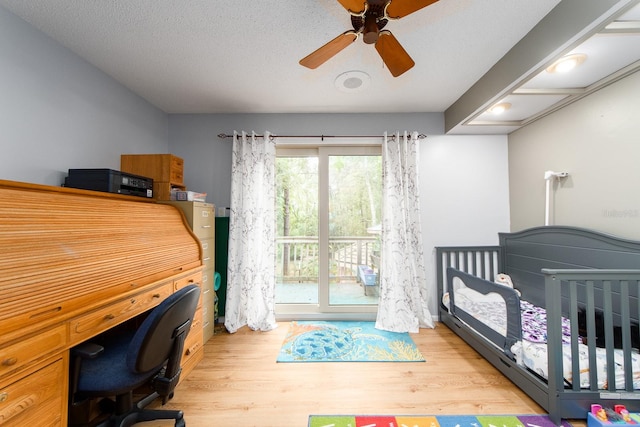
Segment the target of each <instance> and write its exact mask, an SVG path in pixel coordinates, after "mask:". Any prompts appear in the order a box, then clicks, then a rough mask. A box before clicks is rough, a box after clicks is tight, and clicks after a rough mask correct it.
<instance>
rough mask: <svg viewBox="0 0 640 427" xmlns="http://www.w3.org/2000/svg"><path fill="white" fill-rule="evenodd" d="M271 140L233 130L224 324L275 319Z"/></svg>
mask: <svg viewBox="0 0 640 427" xmlns="http://www.w3.org/2000/svg"><path fill="white" fill-rule="evenodd" d="M275 152H276V149H275V142H274V141H273V139H272V138H270V134H269V133H268V132H265V133H264V136H263V137H262V138H260V137H256V134H255V133H252V134H251V136H247V134H246V133H245V132H242V134H241V135H238V133H237V132H234V136H233V154H232V166H231V217H230V219H229V258H228V266H229V267H228V271H227V301H226V305H225V321H224V326H225V327H226V328H227V330H228V331H229V332H231V333H233V332H236V331H237V330H238V329H240V328H241V327H243V326H245V325H247V326H249V328H251V329H253V330H260V331H269V330H271V329H274V328H276V327H277V323H276V320H275V216H274V215H275V213H274V211H275V209H274V206H275V204H274V201H275V187H276V184H275Z"/></svg>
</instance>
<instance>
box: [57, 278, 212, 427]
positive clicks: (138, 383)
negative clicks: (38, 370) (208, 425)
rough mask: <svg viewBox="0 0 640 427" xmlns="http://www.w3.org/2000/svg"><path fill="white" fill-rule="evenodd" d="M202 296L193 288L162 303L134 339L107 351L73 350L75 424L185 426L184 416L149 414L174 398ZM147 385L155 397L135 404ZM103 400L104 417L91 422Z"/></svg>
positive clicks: (93, 347) (114, 342)
mask: <svg viewBox="0 0 640 427" xmlns="http://www.w3.org/2000/svg"><path fill="white" fill-rule="evenodd" d="M199 296H200V288H199V287H198V286H196V285H189V286H187V287H185V288H182V289H180V290H179V291H177V292H175V293H174V294H172V295H170V296H169V297H168V298H167V299H165V300H164V301H163V302H161V303H160V304H159V305H158V306H157V307H156V308H154V309H153V310H152V311H151V312H150V313H149V315H148V316H147V318H146V319H144V321H143V322H142V324H141V325H140V327H139V328H138V329H137V330H136V331H134V332H133V333H130V334H128V336H123V335H119V336H115V337H113V339H111V340H108V341H106V342H105V343H104V346H101V345H98V344H92V343H84V344H81V345H79V346H78V347H75V348H74V349H72V351H71V357H72V365H71V379H70V406H69V424H70V425H72V426H87V425H91V426H92V425H100V426H120V427H128V426H131V425H133V424H135V423H138V422H142V421H150V420H157V419H175V420H176V421H175V425H176V426H178V427H179V426H184V425H185V421H184V419H183V414H182V411H179V410H177V411H168V410H150V409H144V408H145V407H146V406H147V405H149V404H150V403H151V402H153V401H154V400H155V399H157V398H158V397H161V398H162V404H163V405H164V404H165V403H166V402H167V400H168V399H171V398H172V397H173V390H174V388H175V386H176V385H177V383H178V380H179V379H180V371H181V368H180V358H181V356H182V350H183V348H184V340H185V338H186V336H187V333H188V332H189V328H190V326H191V321H192V320H193V316H194V313H195V310H196V306H197V305H198V298H199ZM125 335H127V334H125ZM147 384H148V385H150V387H151V390H150V394H148V395H146V396H145V397H143V398H142V399H140V400H138V401H137V402H134V399H133V396H134V391H136V390H138V392H139V390H140V389H141V388H142V387H143V386H145V385H147ZM114 396H115V399H112V398H113V397H114ZM100 397H102V398H105V399H102V400H101V401H100V403H99V405H98V406H99V407H100V412H101V413H102V415H101V416H99V417H96V418H97V421H96V419H94V420H91V419H90V418H91V417H92V414H91V412H96V411H95V405H93V406H92V404H91V402H95V401H96V400H95V399H96V398H100ZM105 412H106V413H108V418H105V414H104V413H105ZM96 423H97V424H96Z"/></svg>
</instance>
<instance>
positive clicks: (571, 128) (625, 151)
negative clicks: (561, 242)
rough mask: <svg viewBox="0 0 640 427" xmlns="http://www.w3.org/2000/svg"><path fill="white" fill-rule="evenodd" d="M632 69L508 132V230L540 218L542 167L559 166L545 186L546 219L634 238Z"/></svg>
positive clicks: (636, 141)
mask: <svg viewBox="0 0 640 427" xmlns="http://www.w3.org/2000/svg"><path fill="white" fill-rule="evenodd" d="M639 94H640V72H636V73H635V74H632V75H631V76H628V77H626V78H625V79H623V80H621V81H619V82H617V83H614V84H612V85H610V86H607V87H605V88H604V89H601V90H599V91H598V92H595V93H593V94H591V95H589V96H587V97H585V98H583V99H581V100H580V101H577V102H576V103H574V104H571V105H569V106H567V107H565V108H563V109H562V110H560V111H558V112H556V113H554V114H552V115H549V116H547V117H545V118H543V119H541V120H539V121H536V122H534V123H532V124H530V125H528V126H526V127H524V128H522V129H520V130H519V131H517V132H514V133H513V134H511V135H510V136H509V169H510V174H509V180H510V185H511V193H510V200H511V227H512V229H513V231H517V230H522V229H524V228H529V227H532V226H539V225H543V224H544V217H545V215H544V207H545V181H544V179H543V177H544V171H546V170H554V171H566V172H569V177H568V178H565V179H563V180H562V181H559V182H557V183H555V185H554V188H553V191H552V192H551V195H552V197H551V201H552V207H553V209H552V215H551V224H558V225H572V226H578V227H585V228H590V229H595V230H599V231H602V232H606V233H609V234H614V235H618V236H621V237H625V238H629V239H635V240H639V239H640V191H639V186H640V167H639V166H638V159H640V101H639V100H638V99H639V98H638V96H639Z"/></svg>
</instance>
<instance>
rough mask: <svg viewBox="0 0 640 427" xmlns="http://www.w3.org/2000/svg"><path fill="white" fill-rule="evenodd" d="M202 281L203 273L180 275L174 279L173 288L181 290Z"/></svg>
mask: <svg viewBox="0 0 640 427" xmlns="http://www.w3.org/2000/svg"><path fill="white" fill-rule="evenodd" d="M201 281H202V273H197V274H191V275H189V276H184V277H180V278H179V279H176V280H174V281H173V290H174V291H179V290H180V289H182V288H184V287H185V286H188V285H200V282H201Z"/></svg>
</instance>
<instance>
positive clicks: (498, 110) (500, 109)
mask: <svg viewBox="0 0 640 427" xmlns="http://www.w3.org/2000/svg"><path fill="white" fill-rule="evenodd" d="M509 108H511V104H510V103H508V102H500V103H499V104H496V105H494V106H493V107H491V108H489V109H488V110H487V112H488V113H491V114H502V113H504V112H505V111H507V110H508V109H509Z"/></svg>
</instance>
